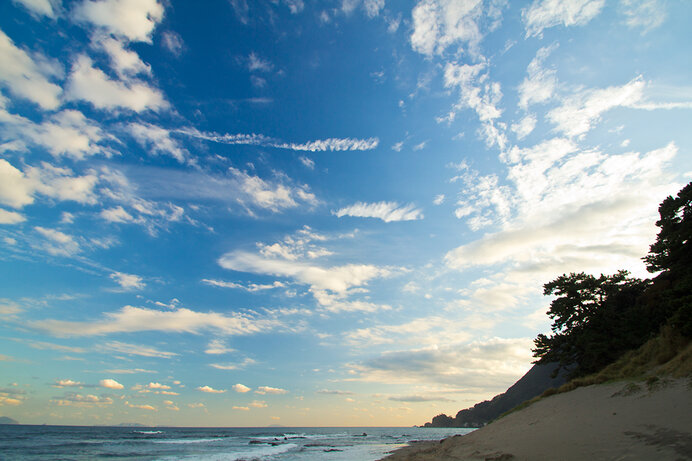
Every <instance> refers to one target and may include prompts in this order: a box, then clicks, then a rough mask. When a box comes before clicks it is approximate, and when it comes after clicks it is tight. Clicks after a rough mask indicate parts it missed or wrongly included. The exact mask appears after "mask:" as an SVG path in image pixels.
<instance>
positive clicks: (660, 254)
mask: <svg viewBox="0 0 692 461" xmlns="http://www.w3.org/2000/svg"><path fill="white" fill-rule="evenodd" d="M658 212H659V215H660V219H659V220H658V221H657V222H656V225H657V226H658V227H659V229H660V231H659V233H658V236H657V237H656V242H654V244H653V245H651V247H650V248H649V249H650V251H649V254H648V255H647V256H646V257H645V258H644V262H646V265H647V269H648V270H649V271H650V272H654V273H655V272H660V274H659V275H658V276H657V277H656V278H655V279H654V285H653V287H652V289H651V290H650V293H647V297H646V303H647V304H648V305H650V306H656V307H657V310H658V312H659V316H661V317H664V318H665V319H666V321H667V322H668V323H669V324H670V325H671V326H672V327H673V328H674V329H676V330H677V331H679V332H680V333H682V334H684V335H685V336H687V337H692V183H689V184H687V185H686V186H685V187H683V188H682V190H680V192H678V195H677V196H676V197H672V196H671V197H668V198H666V199H665V200H664V201H663V203H661V206H659V208H658Z"/></svg>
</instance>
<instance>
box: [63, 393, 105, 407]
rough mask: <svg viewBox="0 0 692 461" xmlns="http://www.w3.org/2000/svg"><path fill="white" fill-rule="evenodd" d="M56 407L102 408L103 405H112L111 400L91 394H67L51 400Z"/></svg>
mask: <svg viewBox="0 0 692 461" xmlns="http://www.w3.org/2000/svg"><path fill="white" fill-rule="evenodd" d="M51 402H53V403H55V404H57V405H58V406H75V407H102V406H104V405H112V404H113V399H112V398H110V397H103V396H101V397H99V396H97V395H93V394H87V395H82V394H75V393H68V394H65V395H64V396H63V397H59V398H56V399H53V400H51Z"/></svg>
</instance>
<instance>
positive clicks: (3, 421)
mask: <svg viewBox="0 0 692 461" xmlns="http://www.w3.org/2000/svg"><path fill="white" fill-rule="evenodd" d="M0 424H19V421H17V420H14V419H12V418H10V417H9V416H0Z"/></svg>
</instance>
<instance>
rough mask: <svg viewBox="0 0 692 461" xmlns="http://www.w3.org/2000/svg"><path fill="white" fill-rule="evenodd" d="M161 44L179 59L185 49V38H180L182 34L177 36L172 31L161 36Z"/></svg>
mask: <svg viewBox="0 0 692 461" xmlns="http://www.w3.org/2000/svg"><path fill="white" fill-rule="evenodd" d="M161 43H162V44H163V46H164V48H166V49H167V50H168V51H169V52H170V53H172V54H173V55H174V56H177V57H179V56H180V55H182V54H183V50H184V49H185V43H184V42H183V38H182V37H181V36H180V34H177V33H175V32H173V31H171V30H168V31H166V32H164V33H163V34H162V35H161Z"/></svg>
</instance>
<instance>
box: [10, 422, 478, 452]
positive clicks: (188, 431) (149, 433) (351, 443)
mask: <svg viewBox="0 0 692 461" xmlns="http://www.w3.org/2000/svg"><path fill="white" fill-rule="evenodd" d="M471 431H472V429H439V428H417V427H412V428H402V427H389V428H387V427H363V428H179V427H176V428H162V427H156V428H141V427H136V428H132V427H100V426H96V427H81V426H24V425H0V459H1V460H41V461H44V460H65V461H67V460H70V461H82V460H105V459H108V460H119V459H127V460H162V461H164V460H165V461H173V460H188V461H192V460H210V461H251V460H267V461H271V460H276V461H308V460H310V461H316V460H320V461H321V460H327V461H331V460H334V461H347V460H348V461H361V460H362V461H374V460H377V459H380V458H382V457H383V456H385V455H386V454H387V453H389V452H391V451H393V450H395V449H397V448H400V447H403V446H405V445H407V444H409V443H411V442H413V441H417V440H440V439H443V438H445V437H449V436H452V435H455V434H466V433H468V432H471Z"/></svg>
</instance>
